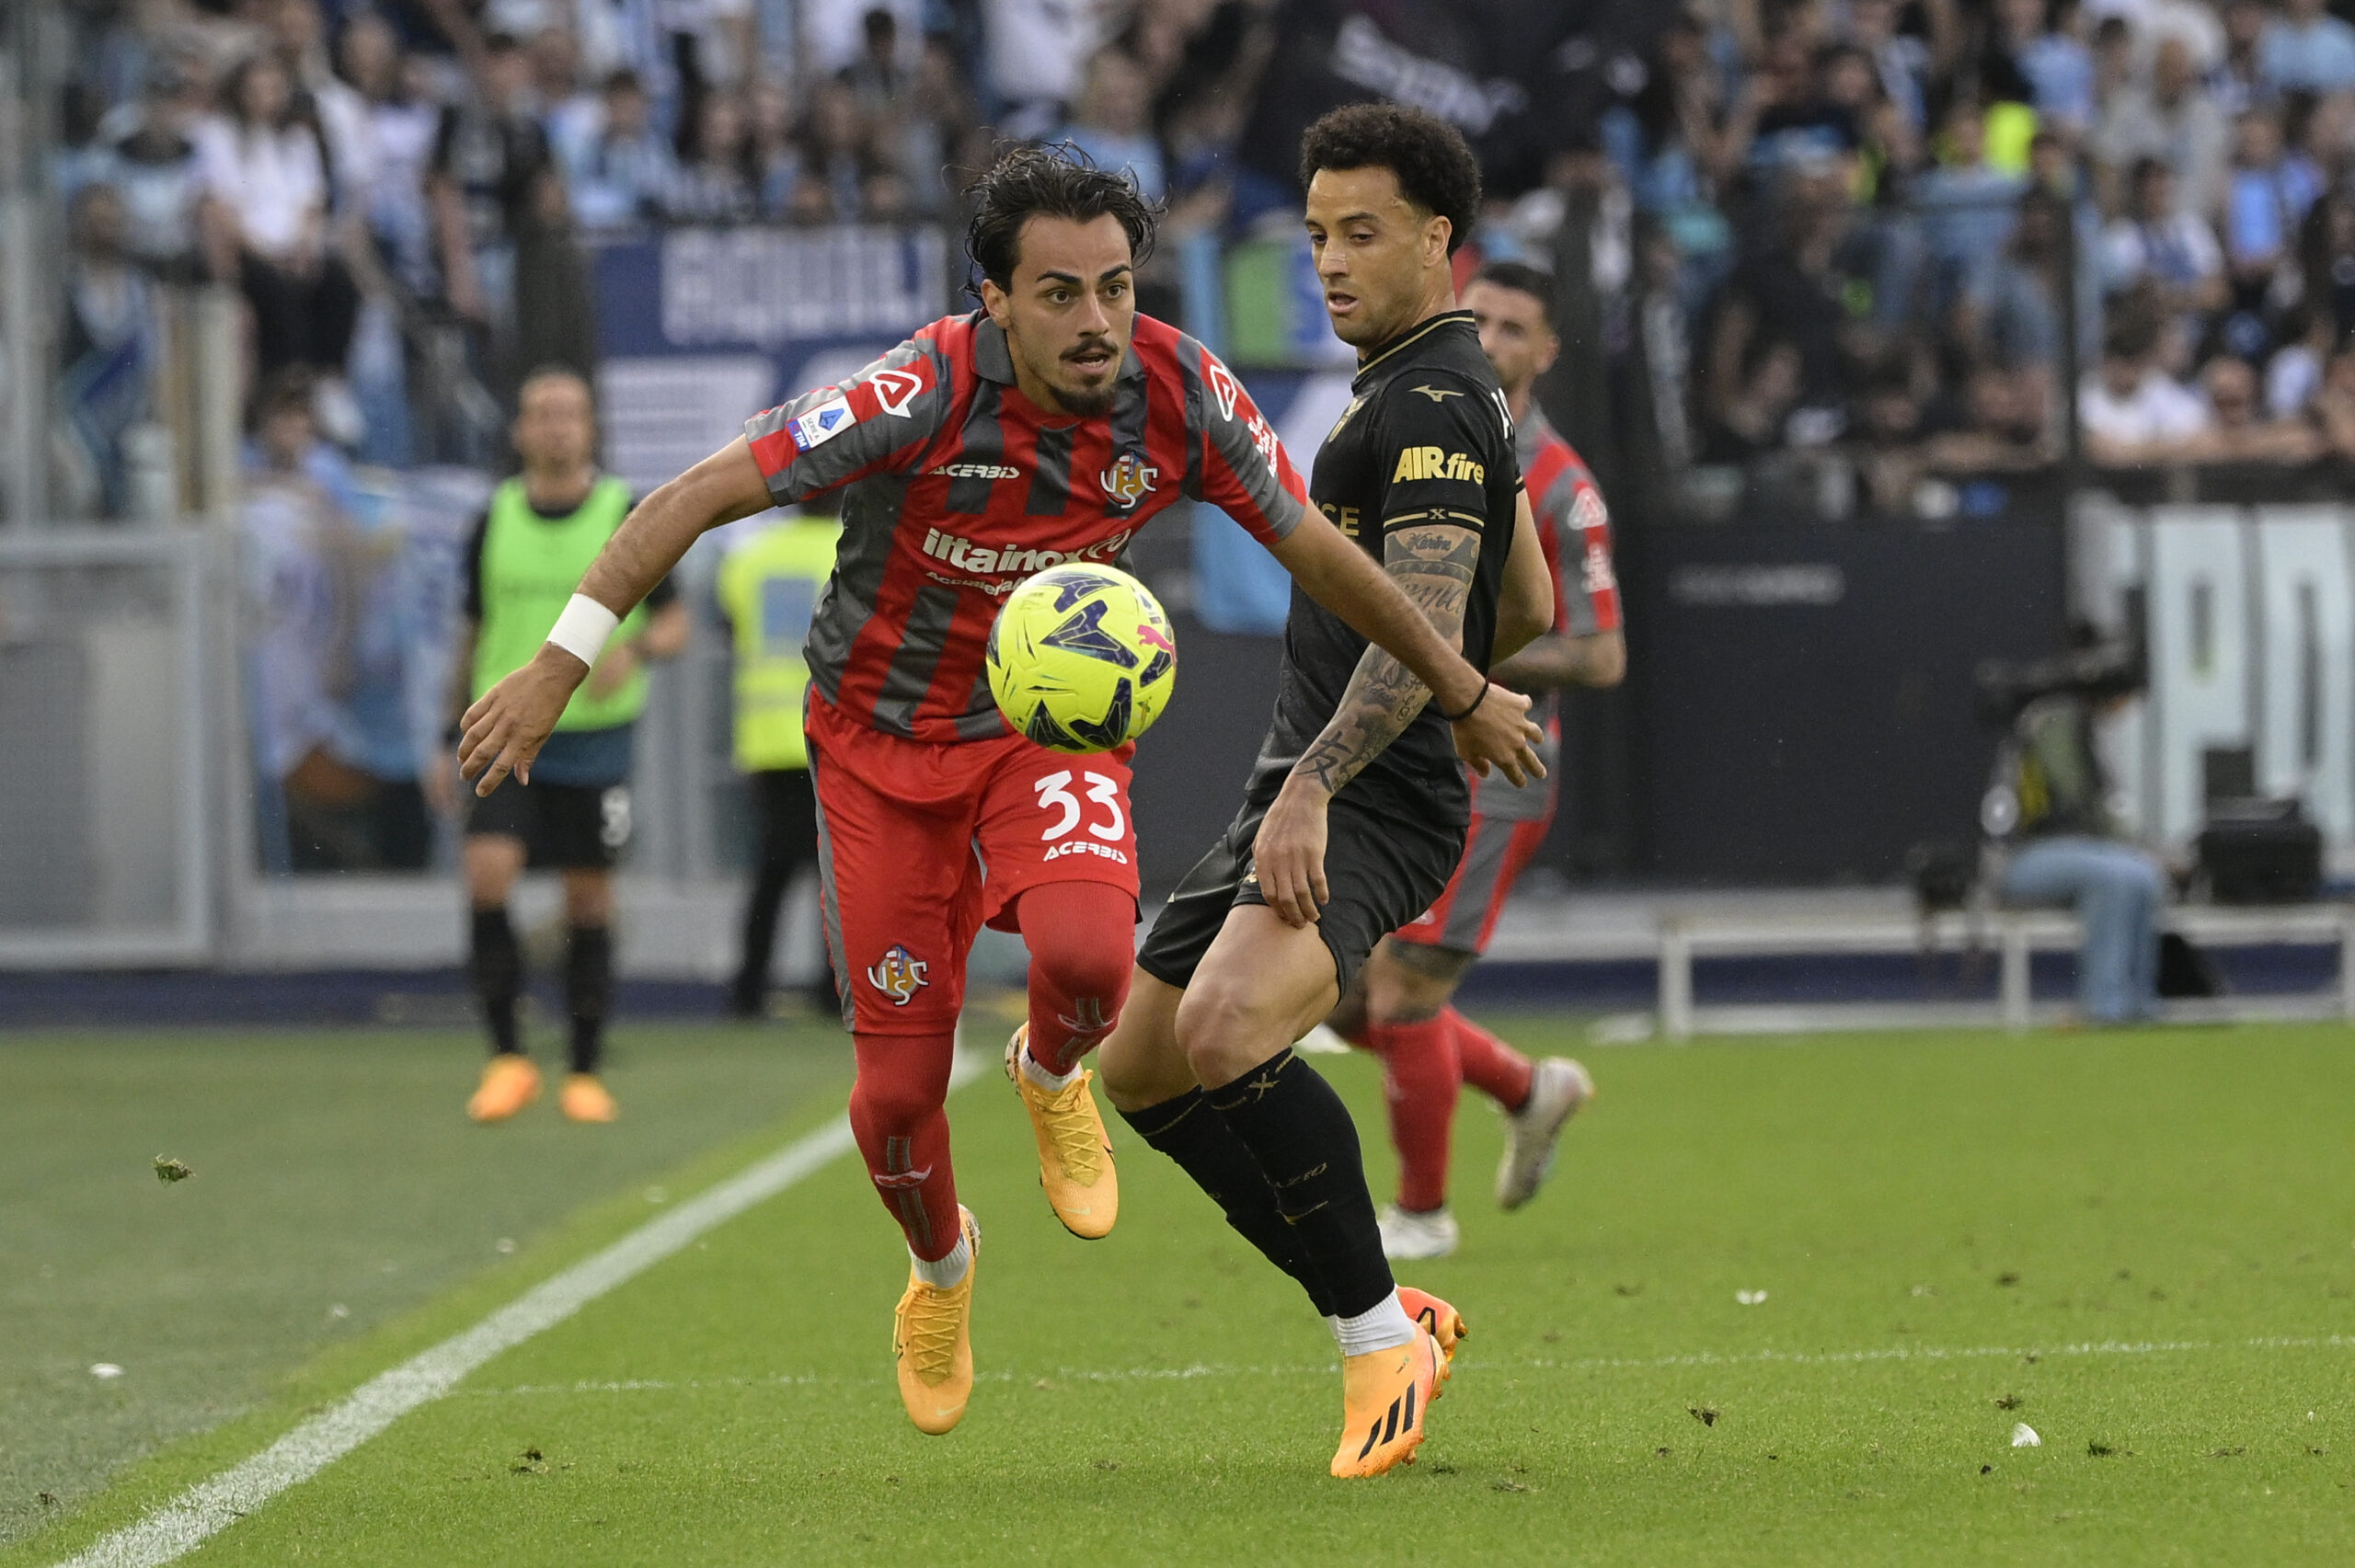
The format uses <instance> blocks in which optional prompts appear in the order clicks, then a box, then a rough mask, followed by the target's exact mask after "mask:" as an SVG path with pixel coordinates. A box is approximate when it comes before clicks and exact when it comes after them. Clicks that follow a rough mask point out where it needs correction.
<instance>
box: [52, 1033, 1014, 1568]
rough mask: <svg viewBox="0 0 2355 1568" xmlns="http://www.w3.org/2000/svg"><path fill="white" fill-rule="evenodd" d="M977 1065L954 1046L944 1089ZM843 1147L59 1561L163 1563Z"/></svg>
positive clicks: (726, 1187)
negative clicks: (953, 1063) (956, 1052)
mask: <svg viewBox="0 0 2355 1568" xmlns="http://www.w3.org/2000/svg"><path fill="white" fill-rule="evenodd" d="M979 1070H980V1064H979V1062H978V1061H977V1060H976V1059H974V1058H972V1057H971V1056H969V1055H967V1054H965V1053H962V1052H960V1053H959V1056H958V1058H957V1065H956V1067H955V1068H954V1069H953V1070H951V1071H950V1073H949V1079H948V1086H949V1088H950V1090H951V1091H954V1090H955V1089H956V1088H957V1087H958V1086H959V1085H960V1084H962V1083H965V1082H969V1081H971V1079H972V1078H973V1077H974V1076H975V1074H976V1073H977V1072H979ZM852 1147H853V1139H852V1138H851V1132H850V1120H849V1118H848V1117H847V1116H837V1117H835V1118H834V1119H833V1121H831V1122H828V1123H827V1124H826V1125H825V1126H824V1127H820V1128H818V1129H817V1130H816V1131H815V1132H811V1133H807V1134H805V1135H803V1136H802V1137H800V1138H798V1139H795V1140H794V1141H792V1142H791V1143H788V1144H787V1145H786V1146H785V1147H784V1148H783V1149H780V1150H777V1151H776V1152H775V1153H774V1154H771V1155H769V1156H768V1157H767V1158H766V1159H764V1160H761V1161H758V1162H755V1163H753V1164H752V1165H750V1166H748V1167H746V1168H745V1169H744V1170H742V1171H740V1172H738V1173H736V1174H735V1175H733V1176H730V1177H729V1178H728V1179H727V1180H726V1181H724V1182H721V1183H720V1184H719V1185H717V1186H714V1187H710V1188H707V1189H706V1190H705V1191H703V1192H701V1193H698V1194H697V1195H696V1196H694V1197H692V1198H689V1199H688V1200H687V1201H686V1202H684V1203H682V1204H680V1205H679V1206H678V1207H676V1208H673V1209H671V1210H670V1211H668V1212H667V1213H664V1214H662V1215H661V1216H659V1217H657V1218H655V1219H649V1220H648V1221H647V1222H646V1223H645V1224H643V1225H641V1226H639V1227H638V1229H637V1230H633V1231H631V1232H630V1233H629V1234H628V1235H626V1236H624V1237H623V1238H622V1239H621V1240H620V1241H618V1242H615V1243H614V1244H613V1245H611V1246H609V1247H607V1248H606V1249H605V1250H604V1251H603V1252H601V1253H594V1254H592V1255H591V1256H589V1257H586V1258H583V1259H581V1260H580V1262H579V1263H577V1264H574V1265H572V1266H571V1267H570V1268H568V1269H566V1270H564V1271H563V1272H562V1273H560V1274H557V1275H556V1276H553V1277H551V1278H548V1279H546V1280H543V1281H541V1282H540V1283H539V1284H538V1285H535V1286H534V1287H533V1288H531V1289H529V1290H527V1291H525V1292H524V1293H523V1295H521V1296H519V1297H517V1298H516V1299H514V1300H512V1301H510V1302H509V1303H508V1304H507V1305H506V1306H504V1307H501V1308H500V1309H499V1310H497V1311H495V1312H493V1313H491V1314H490V1316H488V1317H487V1318H485V1319H483V1321H482V1322H478V1323H477V1324H476V1325H475V1326H474V1327H472V1328H470V1329H467V1330H465V1332H464V1333H458V1334H454V1335H453V1336H452V1337H450V1338H448V1339H445V1340H443V1341H442V1343H441V1344H439V1345H434V1346H433V1347H432V1348H431V1349H430V1350H425V1351H420V1352H419V1354H417V1355H416V1356H411V1357H410V1358H409V1359H408V1360H407V1361H404V1362H402V1363H401V1364H400V1365H399V1366H397V1367H396V1368H393V1369H392V1370H391V1371H389V1372H381V1373H379V1374H377V1375H376V1376H375V1377H373V1378H372V1379H369V1380H368V1381H367V1382H365V1383H362V1385H361V1386H360V1387H359V1388H357V1389H355V1390H354V1391H352V1392H351V1393H350V1394H349V1395H347V1396H346V1397H345V1398H344V1399H343V1400H342V1401H340V1402H338V1403H337V1404H335V1405H334V1406H332V1407H331V1408H329V1409H327V1410H326V1411H323V1412H321V1413H319V1414H317V1415H315V1416H313V1417H311V1419H309V1420H308V1421H305V1422H304V1423H303V1424H302V1425H300V1426H297V1427H295V1428H294V1429H293V1431H292V1432H289V1433H287V1434H286V1436H283V1437H281V1438H280V1439H279V1440H278V1441H277V1442H275V1443H272V1444H271V1445H270V1447H269V1448H264V1449H263V1450H262V1451H261V1452H260V1453H258V1454H256V1455H254V1456H253V1458H251V1459H246V1460H244V1461H242V1462H241V1463H238V1464H236V1465H232V1466H231V1467H230V1468H229V1469H227V1470H224V1471H222V1472H221V1473H220V1474H218V1475H216V1476H214V1477H213V1478H212V1479H211V1480H210V1481H203V1482H198V1483H197V1484H196V1485H194V1486H191V1487H190V1488H189V1489H188V1490H187V1491H186V1492H183V1493H181V1494H179V1495H178V1497H176V1498H174V1499H173V1500H172V1501H171V1502H170V1503H168V1504H167V1505H164V1506H163V1507H161V1508H158V1509H156V1510H155V1512H154V1513H152V1514H149V1515H148V1516H146V1517H145V1518H144V1519H142V1520H140V1521H139V1522H138V1523H137V1524H135V1525H127V1526H125V1527H124V1528H121V1529H119V1530H117V1531H115V1532H114V1533H113V1534H112V1535H109V1536H106V1537H104V1538H102V1539H99V1540H98V1542H97V1543H96V1544H95V1545H93V1546H91V1547H90V1548H89V1549H88V1550H87V1551H83V1552H82V1553H81V1554H80V1555H78V1556H75V1557H73V1558H71V1559H68V1560H67V1561H66V1562H64V1563H63V1564H61V1565H60V1568H162V1565H163V1564H164V1563H167V1562H172V1561H173V1560H174V1559H176V1558H178V1557H180V1556H182V1555H183V1554H185V1553H187V1552H189V1551H193V1550H195V1548H196V1547H198V1546H199V1545H201V1544H202V1543H203V1542H204V1541H205V1540H206V1539H208V1538H210V1537H212V1536H214V1535H217V1534H219V1533H220V1532H221V1531H223V1530H224V1529H226V1528H229V1527H230V1526H231V1525H233V1524H235V1523H236V1522H237V1521H238V1520H239V1519H241V1518H243V1517H245V1516H247V1514H251V1513H255V1512H257V1511H258V1510H259V1509H260V1508H261V1506H262V1505H264V1504H266V1503H268V1502H269V1501H270V1499H271V1498H273V1497H275V1496H277V1495H278V1494H280V1493H281V1492H284V1491H286V1490H287V1489H288V1488H290V1487H293V1486H300V1485H301V1484H302V1483H303V1482H306V1481H308V1480H310V1479H311V1478H312V1477H313V1476H315V1475H316V1474H318V1473H319V1471H323V1470H325V1469H327V1466H329V1465H331V1464H333V1463H335V1461H336V1460H338V1459H341V1458H343V1456H344V1455H346V1454H348V1453H350V1452H351V1450H352V1449H354V1448H358V1447H359V1446H360V1445H361V1444H362V1443H364V1442H366V1441H368V1439H369V1438H371V1437H373V1436H376V1435H377V1434H378V1433H380V1432H382V1431H384V1430H385V1428H386V1427H387V1426H390V1425H392V1424H393V1423H394V1422H396V1421H398V1420H399V1419H400V1418H401V1417H402V1416H404V1415H407V1414H408V1413H409V1412H410V1411H412V1410H415V1409H417V1408H418V1407H419V1405H424V1404H430V1403H431V1402H433V1401H435V1400H437V1399H440V1398H442V1396H443V1395H444V1394H447V1393H448V1392H450V1391H451V1390H453V1389H454V1388H455V1387H457V1385H458V1382H459V1380H460V1379H463V1378H465V1376H466V1374H467V1373H469V1372H472V1371H474V1370H475V1369H476V1368H478V1367H480V1366H482V1365H483V1364H484V1363H485V1362H487V1361H488V1360H490V1359H491V1358H492V1357H493V1356H498V1355H500V1354H501V1353H502V1352H504V1351H508V1350H512V1349H513V1348H514V1347H515V1346H517V1345H521V1344H523V1342H524V1341H525V1340H527V1339H530V1338H531V1337H532V1336H533V1335H534V1334H536V1333H540V1332H541V1331H543V1330H545V1329H550V1328H554V1327H555V1326H556V1325H557V1324H558V1323H560V1322H564V1320H565V1319H567V1318H569V1317H570V1316H572V1314H573V1313H575V1312H577V1311H579V1310H580V1309H581V1308H583V1307H585V1306H587V1305H588V1304H589V1303H590V1302H592V1301H594V1300H595V1299H597V1298H598V1297H600V1296H603V1295H604V1294H605V1293H606V1292H607V1291H610V1290H612V1289H614V1288H615V1287H617V1286H621V1285H626V1284H627V1283H628V1282H629V1281H630V1280H632V1279H635V1278H636V1277H638V1276H639V1275H641V1274H643V1273H645V1272H646V1271H647V1270H648V1269H649V1268H651V1267H653V1266H654V1265H656V1264H658V1263H661V1261H662V1260H663V1259H665V1258H667V1257H669V1256H671V1255H672V1253H676V1252H678V1251H680V1250H681V1249H682V1248H684V1247H685V1246H686V1245H687V1244H688V1243H689V1242H693V1241H695V1239H696V1238H697V1237H699V1236H702V1235H704V1234H705V1233H706V1232H707V1231H709V1230H713V1229H714V1228H715V1227H718V1226H719V1225H723V1224H725V1223H727V1222H728V1221H729V1220H730V1219H734V1218H736V1216H738V1215H740V1214H741V1213H743V1212H744V1211H745V1210H746V1209H748V1208H751V1207H753V1206H754V1205H756V1204H760V1203H763V1202H765V1201H766V1200H767V1199H769V1198H772V1197H775V1196H776V1195H777V1194H778V1193H781V1192H783V1191H784V1190H785V1189H786V1188H787V1187H789V1186H791V1185H793V1184H794V1183H796V1182H798V1181H799V1180H801V1178H802V1177H804V1176H807V1175H809V1174H810V1173H811V1172H813V1171H816V1170H818V1169H819V1168H820V1167H821V1166H823V1165H825V1164H827V1163H829V1162H832V1161H833V1160H834V1159H835V1158H836V1157H838V1156H840V1155H842V1154H844V1153H847V1152H848V1151H849V1150H850V1149H851V1148H852Z"/></svg>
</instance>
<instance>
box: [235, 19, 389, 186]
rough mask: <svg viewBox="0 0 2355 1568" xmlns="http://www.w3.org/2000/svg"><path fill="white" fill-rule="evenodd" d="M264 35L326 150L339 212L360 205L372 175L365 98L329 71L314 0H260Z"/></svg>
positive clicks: (324, 29)
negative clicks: (267, 34)
mask: <svg viewBox="0 0 2355 1568" xmlns="http://www.w3.org/2000/svg"><path fill="white" fill-rule="evenodd" d="M260 9H261V12H262V14H263V15H264V16H265V17H267V19H268V22H269V26H270V41H271V43H272V45H273V46H274V47H275V49H276V50H277V52H278V60H279V63H280V64H281V65H283V66H285V67H286V74H287V79H288V81H289V82H290V83H291V84H292V85H293V91H294V92H295V94H296V96H297V97H300V98H302V99H304V100H305V103H304V109H305V112H306V113H307V114H308V115H309V117H310V119H311V120H312V122H313V123H314V124H315V125H316V127H317V129H318V132H319V138H320V140H321V142H322V143H325V145H326V147H327V174H328V177H329V178H330V179H331V181H332V182H333V188H334V204H335V206H336V208H337V210H338V212H339V213H340V212H347V211H353V210H356V208H357V207H358V206H360V205H364V203H365V200H366V195H367V191H368V189H369V186H370V185H371V183H372V182H373V180H374V178H375V158H374V150H375V139H374V138H373V136H371V135H370V134H369V129H368V124H367V120H368V109H367V105H366V103H365V102H364V101H363V100H362V97H361V96H360V94H359V93H357V92H355V91H354V90H353V89H352V87H351V86H350V84H348V83H346V82H345V81H344V80H343V79H342V78H340V77H339V76H338V75H337V74H335V69H334V66H333V64H332V63H331V62H330V61H329V60H328V58H327V20H326V18H325V17H322V16H321V15H320V14H319V0H264V3H263V4H262V5H261V6H260Z"/></svg>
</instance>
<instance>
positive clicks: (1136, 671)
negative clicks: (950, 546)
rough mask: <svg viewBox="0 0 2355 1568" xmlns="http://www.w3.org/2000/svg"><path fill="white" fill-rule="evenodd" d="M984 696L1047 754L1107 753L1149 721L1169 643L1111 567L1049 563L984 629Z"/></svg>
mask: <svg viewBox="0 0 2355 1568" xmlns="http://www.w3.org/2000/svg"><path fill="white" fill-rule="evenodd" d="M988 664H989V675H990V695H991V696H993V697H994V698H996V699H997V711H998V712H999V713H1001V714H1004V715H1005V722H1006V723H1007V724H1009V725H1012V726H1013V727H1015V728H1016V729H1017V730H1019V731H1020V732H1021V733H1023V734H1024V735H1027V736H1028V737H1029V738H1031V739H1033V740H1035V741H1037V742H1038V743H1039V744H1040V745H1041V746H1044V747H1046V748H1047V749H1048V750H1052V751H1070V752H1074V753H1085V752H1090V751H1109V750H1112V749H1113V748H1114V747H1116V746H1120V745H1122V744H1124V743H1125V742H1128V741H1131V740H1134V739H1135V738H1137V737H1138V736H1140V735H1143V733H1144V732H1145V731H1146V730H1148V729H1150V728H1151V727H1153V721H1154V720H1155V719H1157V718H1159V717H1160V716H1161V710H1162V708H1163V707H1165V706H1166V705H1167V704H1168V702H1169V693H1170V691H1171V689H1172V688H1174V687H1175V686H1176V685H1177V638H1175V637H1174V636H1172V635H1170V632H1169V617H1168V616H1166V615H1165V614H1163V613H1162V612H1161V605H1160V603H1159V602H1158V601H1155V598H1154V597H1153V595H1152V593H1150V592H1149V591H1147V589H1146V588H1145V586H1144V584H1143V583H1141V582H1139V581H1137V579H1136V578H1132V577H1131V576H1130V575H1129V574H1128V573H1126V572H1124V571H1121V570H1120V569H1119V568H1118V567H1098V566H1092V565H1089V564H1087V563H1086V562H1081V561H1073V562H1067V563H1065V564H1064V565H1063V566H1060V567H1048V568H1047V569H1046V570H1045V571H1043V572H1040V573H1039V574H1038V575H1037V576H1035V577H1031V578H1026V579H1024V581H1023V582H1022V584H1021V586H1020V587H1018V588H1017V589H1015V590H1014V591H1013V592H1012V593H1011V594H1009V595H1007V596H1006V601H1005V605H1004V606H1003V607H1001V608H1000V609H999V611H998V612H997V620H996V622H995V623H994V624H993V625H992V626H991V627H990V646H989V655H988Z"/></svg>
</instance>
